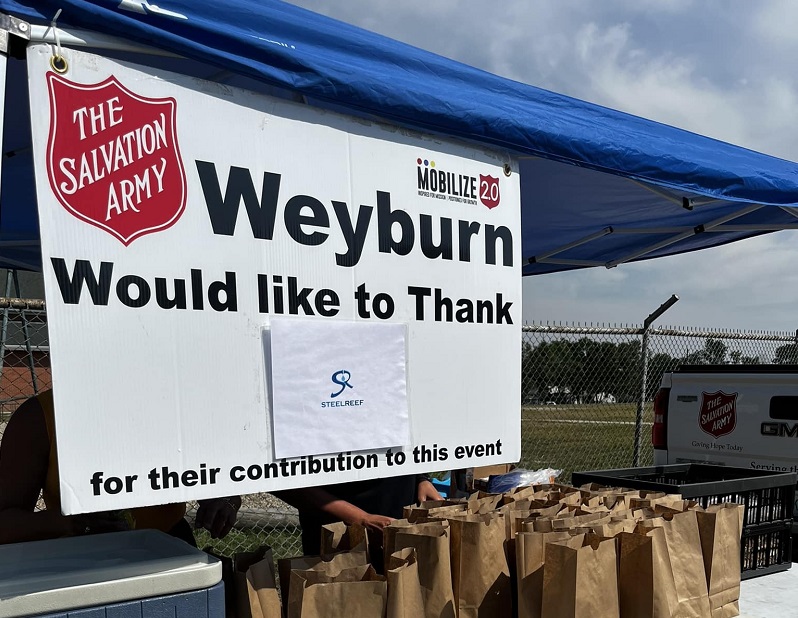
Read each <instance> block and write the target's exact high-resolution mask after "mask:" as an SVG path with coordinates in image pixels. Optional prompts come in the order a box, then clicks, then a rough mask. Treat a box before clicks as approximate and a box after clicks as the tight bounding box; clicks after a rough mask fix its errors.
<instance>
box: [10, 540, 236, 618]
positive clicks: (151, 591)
mask: <svg viewBox="0 0 798 618" xmlns="http://www.w3.org/2000/svg"><path fill="white" fill-rule="evenodd" d="M23 616H24V617H33V616H36V617H40V618H161V617H167V616H168V617H170V618H224V590H223V587H222V564H221V562H219V560H217V559H216V558H214V557H213V556H209V555H208V554H206V553H205V552H202V551H200V550H198V549H196V548H194V547H191V546H190V545H188V544H187V543H185V542H183V541H181V540H180V539H176V538H174V537H172V536H169V535H168V534H165V533H163V532H158V531H157V530H134V531H130V532H114V533H110V534H98V535H94V536H81V537H71V538H63V539H54V540H51V541H35V542H31V543H14V544H12V545H0V618H12V617H13V618H17V617H23Z"/></svg>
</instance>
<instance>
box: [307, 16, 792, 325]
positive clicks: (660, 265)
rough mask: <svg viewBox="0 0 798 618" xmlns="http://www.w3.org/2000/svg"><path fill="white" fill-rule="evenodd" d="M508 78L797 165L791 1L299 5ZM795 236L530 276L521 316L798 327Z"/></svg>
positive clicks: (783, 234)
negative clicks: (654, 316)
mask: <svg viewBox="0 0 798 618" xmlns="http://www.w3.org/2000/svg"><path fill="white" fill-rule="evenodd" d="M293 1H294V3H295V4H298V5H300V6H303V7H305V8H308V9H310V10H313V11H316V12H319V13H324V14H327V15H329V16H331V17H335V18H336V19H340V20H342V21H345V22H349V23H352V24H355V25H357V26H361V27H363V28H367V29H369V30H373V31H375V32H379V33H381V34H384V35H387V36H390V37H392V38H395V39H399V40H401V41H404V42H406V43H410V44H412V45H415V46H417V47H421V48H423V49H427V50H430V51H433V52H435V53H438V54H441V55H444V56H448V57H450V58H454V59H456V60H459V61H461V62H465V63H467V64H471V65H473V66H476V67H479V68H481V69H485V70H487V71H490V72H492V73H496V74H499V75H502V76H505V77H509V78H512V79H515V80H518V81H522V82H525V83H528V84H532V85H534V86H539V87H541V88H547V89H549V90H553V91H556V92H560V93H563V94H567V95H570V96H573V97H577V98H580V99H584V100H587V101H592V102H594V103H599V104H601V105H606V106H608V107H612V108H615V109H619V110H622V111H625V112H629V113H632V114H637V115H639V116H644V117H646V118H651V119H653V120H658V121H660V122H665V123H668V124H672V125H675V126H678V127H682V128H685V129H689V130H691V131H695V132H697V133H701V134H703V135H708V136H711V137H714V138H717V139H721V140H725V141H728V142H732V143H734V144H739V145H741V146H745V147H747V148H751V149H753V150H758V151H761V152H765V153H768V154H771V155H775V156H779V157H783V158H785V159H790V160H793V161H798V129H796V118H797V117H798V78H796V71H795V69H794V67H795V61H794V59H795V58H796V57H798V36H796V35H795V32H796V30H795V29H796V27H797V26H798V3H796V2H791V1H789V0H765V1H762V2H743V1H741V0H737V1H734V0H602V1H601V2H586V1H579V0H526V1H522V0H505V1H504V2H502V3H498V2H487V1H482V2H478V1H477V0H461V1H455V0H437V1H436V2H428V1H424V2H422V1H420V0H403V1H402V2H396V1H395V0H369V1H368V2H365V1H363V0H347V1H346V2H338V3H330V2H326V1H325V2H322V1H321V0H293ZM796 265H798V232H778V233H776V234H768V235H766V236H763V237H759V238H756V239H751V240H747V241H742V242H739V243H734V244H732V245H728V246H725V247H720V248H716V249H708V250H704V251H699V252H695V253H691V254H687V255H682V256H675V257H669V258H661V259H658V260H652V261H648V262H644V263H638V264H626V265H622V266H619V267H617V268H614V269H611V270H606V269H603V268H601V269H599V268H592V269H587V270H581V271H576V272H565V273H554V274H548V275H540V276H536V277H527V278H525V279H524V317H525V319H526V320H527V321H530V322H531V321H557V322H559V321H569V322H571V321H578V322H583V323H585V322H587V323H590V322H593V323H605V324H606V323H610V324H640V323H641V322H642V321H643V319H644V318H645V317H646V316H647V315H648V314H649V313H651V311H653V310H654V309H656V308H657V307H658V306H659V305H660V304H661V303H662V302H663V301H665V300H666V299H667V298H668V297H669V296H670V295H671V294H677V295H679V297H680V299H681V300H680V301H679V302H678V303H677V304H676V305H674V307H673V308H671V309H670V310H669V311H668V312H667V313H666V314H665V316H663V317H662V318H661V319H660V320H659V322H657V324H661V325H673V326H696V327H709V328H724V329H745V330H771V331H795V330H796V329H798V309H797V307H798V268H796Z"/></svg>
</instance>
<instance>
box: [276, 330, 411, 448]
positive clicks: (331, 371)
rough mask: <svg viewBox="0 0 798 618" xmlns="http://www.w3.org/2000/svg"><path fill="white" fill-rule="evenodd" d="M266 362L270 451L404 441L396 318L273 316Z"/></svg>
mask: <svg viewBox="0 0 798 618" xmlns="http://www.w3.org/2000/svg"><path fill="white" fill-rule="evenodd" d="M271 363H272V385H271V387H272V392H273V393H274V398H273V401H272V405H273V407H272V409H273V416H274V454H275V455H276V456H277V457H299V456H301V455H322V454H335V453H338V452H343V451H365V450H369V449H375V448H388V447H391V446H400V447H401V446H404V445H405V444H409V443H410V434H409V427H408V422H407V385H406V381H405V327H404V325H402V324H396V323H390V324H379V323H372V322H343V321H338V320H335V321H333V320H325V321H316V320H290V319H285V318H274V319H273V320H272V324H271ZM297 427H312V428H313V431H310V432H305V431H297Z"/></svg>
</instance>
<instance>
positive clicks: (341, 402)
mask: <svg viewBox="0 0 798 618" xmlns="http://www.w3.org/2000/svg"><path fill="white" fill-rule="evenodd" d="M351 379H352V373H351V372H350V371H349V370H347V369H339V370H338V371H336V372H335V373H333V374H332V375H331V376H330V381H331V382H332V383H333V384H335V385H336V387H340V388H338V390H337V391H336V392H334V393H330V401H322V402H321V407H322V408H344V407H346V408H348V407H357V406H362V405H363V400H362V399H338V397H339V396H340V395H342V394H343V392H344V391H345V390H346V389H347V388H351V389H353V390H354V388H355V387H354V386H353V385H352V384H350V383H349V380H351Z"/></svg>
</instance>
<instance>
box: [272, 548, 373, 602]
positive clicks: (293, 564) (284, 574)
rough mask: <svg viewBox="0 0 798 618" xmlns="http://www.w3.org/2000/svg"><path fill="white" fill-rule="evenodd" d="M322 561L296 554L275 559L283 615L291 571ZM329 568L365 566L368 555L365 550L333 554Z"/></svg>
mask: <svg viewBox="0 0 798 618" xmlns="http://www.w3.org/2000/svg"><path fill="white" fill-rule="evenodd" d="M322 562H324V561H323V560H322V559H321V557H320V556H296V557H293V558H281V559H280V560H278V561H277V573H278V576H279V577H280V593H281V597H282V599H283V615H286V614H287V612H288V599H289V597H290V594H291V572H292V571H306V570H308V569H312V568H314V567H316V566H318V565H319V564H321V563H322ZM329 562H330V563H331V564H332V567H331V568H334V569H338V570H339V571H340V570H343V569H348V568H351V567H355V566H365V565H367V564H368V557H367V556H366V554H365V552H362V551H352V552H341V553H338V554H335V555H334V556H333V557H332V559H331V560H330V561H329Z"/></svg>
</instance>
